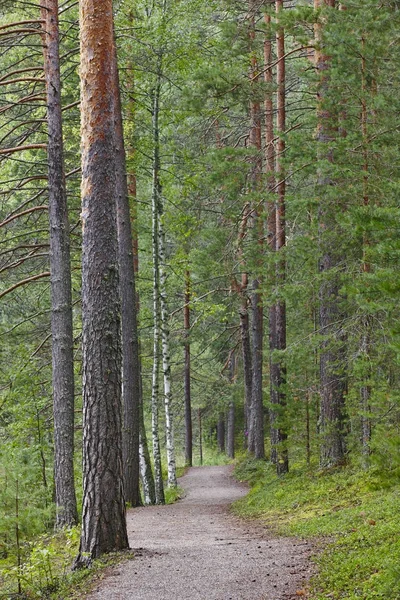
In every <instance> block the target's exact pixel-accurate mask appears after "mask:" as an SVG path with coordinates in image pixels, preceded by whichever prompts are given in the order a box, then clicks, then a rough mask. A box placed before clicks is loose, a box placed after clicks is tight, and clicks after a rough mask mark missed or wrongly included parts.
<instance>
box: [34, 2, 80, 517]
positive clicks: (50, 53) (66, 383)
mask: <svg viewBox="0 0 400 600" xmlns="http://www.w3.org/2000/svg"><path fill="white" fill-rule="evenodd" d="M41 7H42V8H41V14H42V19H43V20H44V21H45V23H44V24H43V28H44V31H45V33H44V35H43V40H44V44H43V49H44V71H45V78H46V92H47V122H48V165H49V166H48V182H49V219H50V272H51V304H52V313H51V331H52V365H53V366H52V371H53V415H54V478H55V496H56V497H55V500H56V507H57V515H56V526H57V527H64V526H68V527H71V526H72V525H75V524H76V523H77V522H78V512H77V506H76V496H75V484H74V359H73V328H72V293H71V260H70V239H69V221H68V210H67V194H66V186H65V173H64V153H63V134H62V116H61V81H60V56H59V29H58V1H57V0H42V4H41Z"/></svg>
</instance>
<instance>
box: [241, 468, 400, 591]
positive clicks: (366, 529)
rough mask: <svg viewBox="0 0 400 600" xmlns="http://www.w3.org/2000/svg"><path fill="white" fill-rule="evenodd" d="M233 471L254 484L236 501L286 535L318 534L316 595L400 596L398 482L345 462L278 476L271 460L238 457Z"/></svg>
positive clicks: (247, 512)
mask: <svg viewBox="0 0 400 600" xmlns="http://www.w3.org/2000/svg"><path fill="white" fill-rule="evenodd" d="M235 474H236V477H237V478H238V479H240V480H245V481H248V482H249V483H250V485H251V491H250V493H249V494H248V496H247V497H245V498H243V499H241V500H239V501H238V502H236V503H235V505H234V511H235V512H236V513H237V514H239V515H241V516H244V517H257V518H260V519H262V520H263V521H264V522H266V523H267V524H268V525H269V526H271V527H272V528H274V529H275V530H276V531H277V532H279V533H281V534H284V535H296V536H300V537H304V538H309V539H311V538H315V539H316V540H322V542H323V543H322V544H321V547H322V551H321V552H320V553H319V554H318V555H317V556H316V558H315V560H316V563H317V565H318V574H317V575H316V577H315V578H314V581H313V589H312V592H311V598H312V599H313V600H323V599H326V598H331V599H334V600H335V599H337V600H339V599H340V600H341V599H347V600H370V599H371V600H372V599H374V598H381V599H385V600H399V599H400V483H399V482H398V480H397V482H396V481H393V482H391V481H390V478H387V477H385V478H383V477H382V476H381V475H380V474H379V473H378V472H373V471H372V472H359V471H358V472H356V471H352V470H350V469H343V470H341V471H333V472H317V473H314V474H311V473H309V472H306V471H304V470H300V469H296V468H294V469H293V470H292V472H291V473H290V474H289V475H287V476H285V477H283V478H280V479H278V478H277V477H276V476H275V474H274V472H273V469H272V467H271V466H269V465H267V464H266V463H264V462H261V461H243V462H242V463H240V464H239V465H238V466H237V467H236V471H235Z"/></svg>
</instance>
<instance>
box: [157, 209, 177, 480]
mask: <svg viewBox="0 0 400 600" xmlns="http://www.w3.org/2000/svg"><path fill="white" fill-rule="evenodd" d="M159 207H160V210H159V220H158V248H159V255H160V265H159V266H160V305H161V343H162V366H163V378H164V407H165V438H166V449H167V467H168V486H169V487H176V486H177V485H178V482H177V480H176V461H175V443H174V427H173V412H172V389H171V356H170V344H169V337H170V332H169V312H168V303H167V273H166V257H165V234H164V226H163V222H162V220H163V210H162V199H161V198H160V203H159Z"/></svg>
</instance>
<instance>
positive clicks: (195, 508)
mask: <svg viewBox="0 0 400 600" xmlns="http://www.w3.org/2000/svg"><path fill="white" fill-rule="evenodd" d="M179 483H180V485H181V486H182V487H183V489H184V490H185V497H184V498H183V499H182V500H180V501H179V502H177V503H176V504H173V505H169V506H153V507H147V508H139V509H135V510H131V511H129V513H128V532H129V539H130V543H131V546H132V547H133V548H134V549H135V555H136V558H135V559H134V560H130V561H127V562H126V563H124V564H122V565H120V566H119V567H118V568H117V569H115V570H114V571H113V572H112V574H111V575H110V576H108V577H106V579H105V580H103V581H102V582H101V584H99V585H98V588H97V589H96V590H95V591H93V592H92V593H91V594H90V595H89V596H87V600H128V599H129V600H189V599H190V600H289V599H292V598H301V597H304V596H305V595H306V592H305V590H304V588H305V586H306V584H307V581H308V579H309V576H310V573H311V565H310V561H309V557H310V553H311V546H310V545H309V544H308V543H307V542H304V541H300V540H296V539H293V538H282V537H279V538H276V537H273V536H271V534H270V532H268V530H267V529H266V528H265V527H264V526H263V525H262V524H260V523H250V524H249V523H248V522H247V521H243V520H240V519H238V518H236V517H234V516H232V515H231V514H230V513H229V505H230V504H231V503H232V502H233V501H234V500H236V499H238V498H240V497H241V496H243V495H245V494H246V492H247V488H246V487H245V486H243V485H241V484H239V483H237V482H235V481H234V480H233V479H232V477H231V468H230V467H226V466H222V467H194V468H192V469H190V470H189V471H188V473H187V474H186V475H185V476H184V477H182V479H181V480H180V482H179Z"/></svg>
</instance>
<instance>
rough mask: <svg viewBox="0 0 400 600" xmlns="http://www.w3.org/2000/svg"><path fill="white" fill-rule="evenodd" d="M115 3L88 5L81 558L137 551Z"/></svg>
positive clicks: (84, 26) (84, 23) (84, 40)
mask: <svg viewBox="0 0 400 600" xmlns="http://www.w3.org/2000/svg"><path fill="white" fill-rule="evenodd" d="M112 9H113V7H112V0H103V1H102V2H101V3H98V2H96V1H95V0H82V1H81V4H80V28H81V68H80V76H81V114H82V126H81V131H82V225H83V255H82V322H83V510H82V535H81V544H80V553H79V557H78V559H77V562H76V565H77V566H79V565H82V564H85V562H86V558H85V555H86V553H87V554H88V555H89V556H90V557H93V558H97V557H98V556H100V555H101V554H103V553H105V552H111V551H114V550H123V549H125V548H128V547H129V544H128V536H127V530H126V510H125V498H124V492H123V467H122V414H121V407H122V398H121V367H122V360H121V342H120V324H121V323H120V311H121V305H120V292H119V278H118V260H119V253H118V234H117V219H116V183H117V182H116V167H117V165H116V155H115V146H116V139H115V132H114V115H115V105H114V97H113V93H112V90H113V86H114V77H115V75H114V69H115V68H116V64H115V60H114V50H113V46H114V32H113V12H112Z"/></svg>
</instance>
